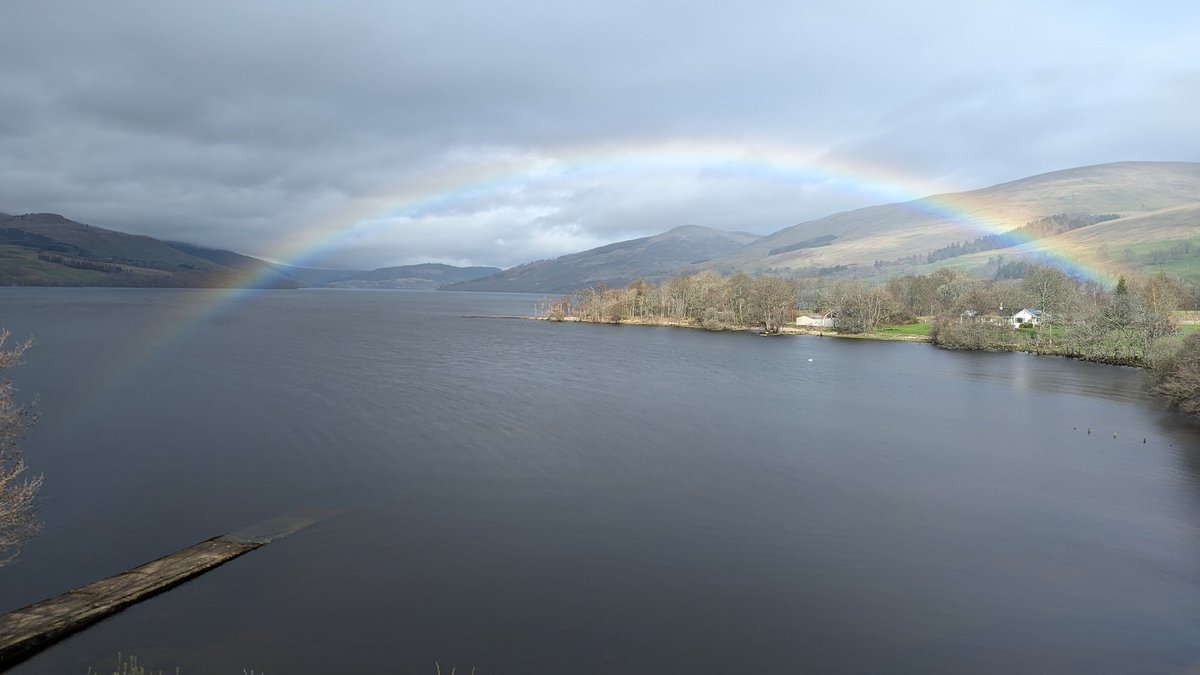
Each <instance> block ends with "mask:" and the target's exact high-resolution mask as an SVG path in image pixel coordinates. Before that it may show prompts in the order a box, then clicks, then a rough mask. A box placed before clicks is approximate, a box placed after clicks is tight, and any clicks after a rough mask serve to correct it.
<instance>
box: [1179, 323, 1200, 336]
mask: <svg viewBox="0 0 1200 675" xmlns="http://www.w3.org/2000/svg"><path fill="white" fill-rule="evenodd" d="M1192 333H1200V323H1185V324H1183V325H1182V326H1180V327H1179V334H1180V335H1191V334H1192Z"/></svg>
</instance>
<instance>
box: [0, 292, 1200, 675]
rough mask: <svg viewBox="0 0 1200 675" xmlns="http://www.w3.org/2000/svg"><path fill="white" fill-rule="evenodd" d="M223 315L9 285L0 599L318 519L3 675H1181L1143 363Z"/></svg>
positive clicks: (465, 307)
mask: <svg viewBox="0 0 1200 675" xmlns="http://www.w3.org/2000/svg"><path fill="white" fill-rule="evenodd" d="M223 297H225V296H224V294H223V293H222V292H219V291H178V290H98V289H62V290H57V289H0V325H4V326H7V327H8V328H10V329H11V330H13V331H14V332H15V333H16V334H17V335H21V336H23V335H29V334H32V335H33V336H35V337H36V339H37V346H36V348H35V350H34V351H32V352H30V353H29V355H28V363H27V365H25V366H23V367H22V368H20V369H19V370H17V371H14V373H13V375H14V376H15V377H16V380H17V384H18V385H19V386H20V388H21V391H22V393H23V394H25V395H30V396H32V395H36V396H37V397H38V398H39V399H40V404H39V408H40V410H41V413H42V423H41V424H40V426H38V427H37V428H36V429H35V430H34V431H33V432H32V433H31V434H30V435H29V437H28V439H27V442H26V448H27V453H28V458H29V461H30V462H31V463H32V464H33V466H34V467H35V468H36V469H37V470H38V471H41V472H44V473H45V476H46V487H45V497H46V499H45V504H44V508H43V511H42V513H43V517H44V521H45V531H44V534H43V535H42V536H41V537H40V538H38V539H37V540H36V541H34V542H33V543H32V544H31V545H29V546H28V547H27V548H26V550H25V551H24V552H23V553H22V555H21V557H20V558H19V559H18V561H17V562H16V563H14V564H12V565H10V566H8V567H5V568H3V569H0V610H9V609H13V608H16V607H19V606H22V605H24V604H27V603H29V602H33V601H36V600H39V599H42V598H44V597H47V596H51V595H55V594H57V593H60V592H62V591H65V590H67V589H69V588H72V587H75V586H79V585H82V584H86V583H89V582H92V581H95V580H97V579H99V578H101V577H104V576H107V575H110V574H113V573H116V572H119V571H121V570H123V569H126V568H128V567H131V566H134V565H137V564H140V563H143V562H146V561H148V560H150V559H153V558H156V557H158V556H161V555H163V554H166V553H169V552H172V551H174V550H176V549H178V548H181V547H184V546H187V545H190V544H192V543H195V542H197V541H199V540H202V539H205V538H207V537H211V536H214V535H218V534H222V533H225V532H229V531H232V530H235V529H237V528H239V527H242V526H245V525H248V524H251V523H255V522H257V521H260V520H263V519H266V518H271V517H275V516H290V515H297V514H305V513H319V514H322V515H323V516H324V519H323V520H321V521H320V522H319V523H317V524H316V525H314V526H312V527H310V528H308V529H305V530H303V531H300V532H298V533H296V534H294V535H292V536H290V537H287V538H284V539H280V540H278V541H276V542H274V543H272V544H271V545H269V546H267V547H265V548H263V549H261V550H259V551H256V552H254V553H252V554H250V555H248V556H247V557H245V558H242V559H239V560H237V561H234V562H233V563H230V564H229V565H227V566H225V567H223V568H221V569H219V570H217V571H215V572H213V573H211V574H208V575H206V576H204V577H201V578H200V579H198V580H196V581H193V582H190V583H188V584H186V585H184V586H182V587H180V588H178V589H176V590H174V591H171V592H170V593H168V594H166V595H164V596H160V597H158V598H156V599H153V600H151V601H148V602H146V603H144V604H142V605H139V606H137V607H135V608H133V609H131V610H128V611H126V612H125V613H123V614H122V615H120V616H118V617H115V618H113V619H110V620H108V621H105V622H104V623H102V624H100V625H98V626H96V627H94V628H92V629H91V630H88V631H87V632H86V633H83V634H81V635H78V636H76V637H74V638H71V639H69V640H67V641H65V642H63V643H61V644H60V645H59V646H56V647H54V648H53V649H51V650H50V651H48V652H45V653H44V654H42V655H40V656H38V657H35V658H34V659H32V660H30V661H28V662H26V663H25V664H24V665H22V666H20V667H18V668H17V669H16V670H15V672H18V673H77V674H79V675H83V673H86V672H87V668H88V667H89V666H92V667H95V668H97V669H100V668H103V667H105V666H108V667H109V672H111V664H112V662H113V661H115V658H116V654H117V652H118V651H123V652H126V653H129V652H132V653H134V654H137V655H139V656H140V657H141V659H142V662H143V663H144V664H147V665H150V666H151V667H154V668H156V669H157V668H162V669H164V670H166V671H167V672H174V668H175V666H182V672H183V673H184V674H185V675H186V674H188V673H194V674H208V673H214V674H216V673H233V674H237V673H241V672H242V669H246V670H247V671H248V670H249V669H251V668H253V669H255V670H256V671H258V672H265V673H267V674H268V675H285V674H293V673H331V672H338V673H384V672H386V673H421V674H430V673H433V672H434V663H435V662H440V663H441V664H442V666H443V672H449V671H448V669H449V667H450V666H457V667H458V668H459V672H460V673H462V672H464V669H465V670H467V671H469V669H470V668H471V667H476V668H477V671H476V672H477V673H479V675H489V674H501V673H571V674H573V675H576V674H590V673H653V674H655V675H661V674H664V673H685V672H686V673H795V672H849V673H882V672H891V673H962V672H994V673H1014V672H1029V673H1033V672H1037V673H1137V672H1146V673H1170V672H1184V671H1188V669H1193V668H1196V667H1197V666H1198V665H1200V430H1198V427H1197V426H1196V425H1195V424H1193V423H1190V422H1188V421H1186V420H1184V419H1182V418H1180V417H1179V416H1177V415H1174V414H1172V413H1169V412H1165V411H1163V410H1162V409H1161V408H1160V407H1159V405H1158V404H1157V403H1155V402H1154V401H1152V400H1150V399H1149V398H1147V397H1146V396H1145V395H1144V394H1143V393H1142V387H1143V375H1142V373H1140V372H1139V371H1136V370H1133V369H1127V368H1115V367H1107V366H1099V365H1093V364H1086V363H1079V362H1074V361H1068V360H1064V359H1057V358H1046V357H1042V358H1039V357H1034V356H1029V355H1024V354H986V353H953V352H945V351H940V350H937V349H934V348H932V347H929V346H926V345H916V344H899V343H895V344H893V343H873V342H862V341H851V340H837V339H830V338H806V337H804V338H802V337H795V338H758V337H752V336H749V335H745V334H706V333H701V332H697V331H688V330H678V329H657V328H633V327H614V326H590V325H553V324H547V323H542V322H534V321H516V320H478V319H464V318H462V315H464V314H514V313H516V314H529V313H531V312H532V311H533V307H534V304H535V302H536V298H534V297H533V296H525V295H487V294H455V293H432V292H430V293H419V292H362V291H358V292H354V291H341V292H336V291H278V292H263V293H259V294H255V295H250V296H247V297H244V298H241V299H239V300H237V301H236V302H225V303H223V304H221V305H219V306H217V307H215V308H214V307H213V304H214V302H215V301H217V300H220V299H221V298H223ZM1088 428H1090V429H1091V431H1092V433H1091V434H1090V435H1089V434H1088V433H1087V431H1086V430H1087V429H1088ZM1143 439H1145V442H1143ZM1189 672H1191V671H1189Z"/></svg>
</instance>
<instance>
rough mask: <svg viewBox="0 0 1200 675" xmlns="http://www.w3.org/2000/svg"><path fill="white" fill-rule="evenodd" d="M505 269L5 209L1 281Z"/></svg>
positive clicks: (315, 280)
mask: <svg viewBox="0 0 1200 675" xmlns="http://www.w3.org/2000/svg"><path fill="white" fill-rule="evenodd" d="M499 271H500V269H499V268H496V267H472V268H460V267H453V266H450V265H439V264H432V263H427V264H422V265H407V266H401V267H388V268H380V269H377V270H372V271H366V270H320V269H311V268H304V267H292V266H290V265H280V264H276V263H271V262H267V261H265V260H260V259H258V258H254V257H251V256H247V255H242V254H240V253H235V252H233V251H227V250H222V249H212V248H206V247H203V246H197V245H195V244H188V243H184V242H166V241H160V240H158V239H155V238H153V237H147V236H143V235H132V234H126V233H124V232H118V231H116V230H109V229H105V228H102V227H96V226H94V225H86V224H83V223H78V222H75V221H73V220H70V219H68V218H65V217H64V216H61V215H59V214H56V213H30V214H25V215H19V216H13V215H9V214H0V285H6V286H116V287H174V288H233V287H236V288H303V287H324V286H331V287H357V288H440V287H442V286H444V285H446V284H450V283H454V282H458V281H464V280H468V279H474V278H477V277H480V276H487V275H490V274H495V273H496V272H499Z"/></svg>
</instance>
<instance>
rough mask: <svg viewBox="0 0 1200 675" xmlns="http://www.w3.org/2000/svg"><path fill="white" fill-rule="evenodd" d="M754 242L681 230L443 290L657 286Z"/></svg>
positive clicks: (736, 234) (534, 290) (686, 227)
mask: <svg viewBox="0 0 1200 675" xmlns="http://www.w3.org/2000/svg"><path fill="white" fill-rule="evenodd" d="M755 239H757V236H756V235H753V234H747V233H745V232H724V231H721V230H714V229H712V228H708V227H700V226H697V225H684V226H681V227H676V228H674V229H672V230H668V231H666V232H664V233H662V234H658V235H655V236H652V237H642V238H640V239H630V240H628V241H621V242H617V243H615V244H608V245H607V246H601V247H599V248H594V249H591V250H588V251H583V252H581V253H572V254H570V255H564V256H560V257H558V258H554V259H552V260H539V261H537V262H531V263H526V264H524V265H518V266H516V267H513V268H511V269H508V270H506V271H504V272H501V273H499V274H496V275H493V276H490V277H486V278H483V279H477V280H475V281H467V282H463V283H459V284H453V285H451V286H447V287H446V290H453V291H522V292H531V293H568V292H570V291H573V290H576V289H578V288H582V287H584V286H595V285H598V284H604V285H606V286H625V285H628V284H630V283H632V282H633V281H634V280H635V279H637V278H638V277H642V278H644V279H647V280H652V281H658V280H661V279H665V278H667V277H670V276H672V275H674V274H678V273H680V272H681V271H683V270H687V269H691V268H693V267H695V266H696V265H704V264H706V263H708V262H710V261H712V260H713V259H715V258H719V257H721V256H727V255H730V254H732V253H734V252H736V251H737V250H739V249H741V248H742V247H743V246H745V245H746V244H748V243H750V242H752V241H754V240H755Z"/></svg>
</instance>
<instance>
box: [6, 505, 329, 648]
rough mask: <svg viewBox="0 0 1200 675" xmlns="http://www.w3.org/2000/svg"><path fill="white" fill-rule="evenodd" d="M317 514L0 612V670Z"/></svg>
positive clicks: (276, 522) (262, 526)
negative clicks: (19, 607) (1, 613)
mask: <svg viewBox="0 0 1200 675" xmlns="http://www.w3.org/2000/svg"><path fill="white" fill-rule="evenodd" d="M319 519H320V518H312V517H290V518H276V519H272V520H268V521H264V522H263V523H259V524H257V525H253V526H250V527H248V528H244V529H243V530H239V531H238V532H234V533H231V534H227V535H224V536H220V537H214V538H212V539H209V540H207V541H202V542H200V543H199V544H196V545H195V546H189V547H188V548H185V549H183V550H182V551H177V552H175V553H172V554H171V555H168V556H164V557H162V558H159V559H158V560H155V561H152V562H148V563H146V564H145V565H142V566H140V567H135V568H133V569H131V570H128V571H126V572H122V573H120V574H118V575H116V576H114V577H109V578H108V579H104V580H102V581H97V582H96V583H94V584H89V585H87V586H84V587H83V588H77V589H75V590H73V591H68V592H67V593H64V594H62V595H60V596H58V597H55V598H50V599H48V600H43V601H41V602H37V603H34V604H32V605H28V606H26V607H22V608H21V609H18V610H14V611H12V612H9V613H8V614H5V615H4V616H0V671H2V670H6V669H8V668H9V667H10V666H12V665H14V664H16V663H18V662H20V661H23V660H25V659H27V658H29V657H30V656H32V655H33V654H35V653H37V652H38V651H41V650H42V649H45V648H46V647H48V646H50V645H52V644H54V643H55V642H57V641H59V640H61V639H63V638H65V637H67V636H68V635H70V634H72V633H74V632H76V631H78V630H81V629H83V628H86V627H87V626H90V625H92V624H94V623H96V622H97V621H100V620H101V619H103V618H105V617H108V616H111V615H113V614H116V613H117V612H119V611H121V610H123V609H125V608H126V607H129V606H130V605H133V604H136V603H138V602H141V601H142V600H145V599H147V598H150V597H152V596H155V595H158V594H159V593H162V592H163V591H166V590H169V589H171V588H173V587H175V586H178V585H179V584H182V583H183V582H185V581H187V580H188V579H192V578H194V577H197V576H199V575H201V574H204V573H205V572H207V571H209V570H212V569H214V568H216V567H218V566H220V565H223V564H225V563H227V562H229V561H230V560H233V559H234V558H236V557H238V556H241V555H245V554H246V553H249V552H250V551H253V550H254V549H256V548H259V547H260V546H265V545H266V544H267V542H269V541H271V540H273V539H277V538H279V537H281V536H286V535H287V534H291V533H292V532H295V531H296V530H299V529H301V528H303V527H305V526H307V525H309V524H311V523H313V522H316V521H317V520H319Z"/></svg>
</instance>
